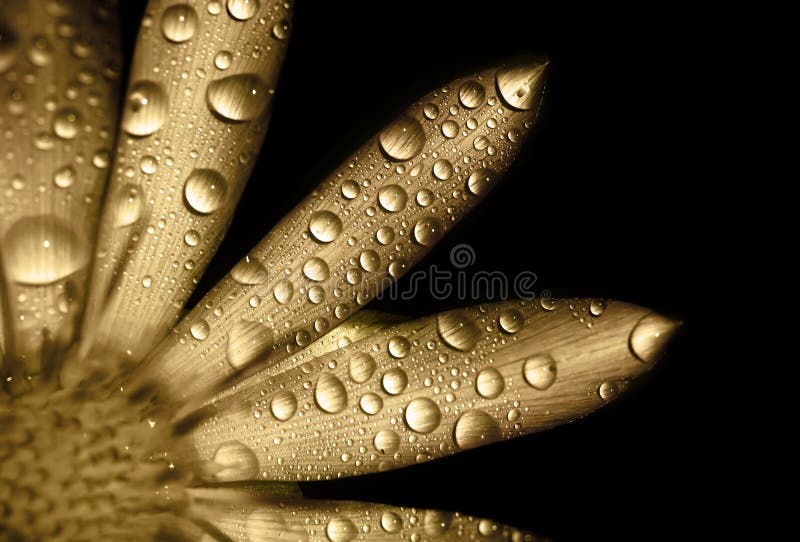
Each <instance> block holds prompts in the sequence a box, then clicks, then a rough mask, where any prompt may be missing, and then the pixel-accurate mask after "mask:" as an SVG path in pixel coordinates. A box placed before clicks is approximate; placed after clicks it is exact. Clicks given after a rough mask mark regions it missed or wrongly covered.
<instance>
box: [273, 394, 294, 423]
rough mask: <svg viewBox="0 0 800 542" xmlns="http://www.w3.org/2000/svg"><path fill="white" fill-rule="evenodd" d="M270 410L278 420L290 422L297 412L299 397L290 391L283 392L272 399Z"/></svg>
mask: <svg viewBox="0 0 800 542" xmlns="http://www.w3.org/2000/svg"><path fill="white" fill-rule="evenodd" d="M269 409H270V412H272V415H273V416H274V417H275V419H276V420H278V421H282V422H285V421H287V420H290V419H291V418H292V416H294V414H295V412H297V397H295V395H294V393H292V392H290V391H288V390H281V391H279V392H278V393H276V394H275V395H274V396H273V397H272V401H271V402H270V404H269Z"/></svg>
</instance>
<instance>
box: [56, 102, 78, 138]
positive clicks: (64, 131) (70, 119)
mask: <svg viewBox="0 0 800 542" xmlns="http://www.w3.org/2000/svg"><path fill="white" fill-rule="evenodd" d="M80 124H81V115H80V113H78V112H77V111H76V110H74V109H71V108H68V107H65V108H64V109H60V110H59V111H58V112H57V113H56V114H55V117H53V132H54V133H55V134H56V135H57V136H58V137H60V138H61V139H74V138H75V136H77V135H78V130H79V129H80Z"/></svg>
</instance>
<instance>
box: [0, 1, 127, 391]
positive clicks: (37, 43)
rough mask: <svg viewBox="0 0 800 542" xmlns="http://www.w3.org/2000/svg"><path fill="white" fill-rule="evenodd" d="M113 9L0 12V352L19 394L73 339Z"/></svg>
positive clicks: (98, 173)
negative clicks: (0, 334) (1, 334)
mask: <svg viewBox="0 0 800 542" xmlns="http://www.w3.org/2000/svg"><path fill="white" fill-rule="evenodd" d="M116 16H117V14H116V8H115V6H114V3H113V2H80V1H77V0H67V1H63V2H52V1H49V0H30V1H26V2H13V3H11V4H8V5H6V4H4V7H3V9H2V20H0V96H2V110H0V131H2V133H3V143H2V156H0V190H2V195H0V252H1V253H2V258H0V261H2V265H3V269H2V270H0V279H2V280H4V281H6V284H5V285H4V287H3V288H2V289H0V293H1V294H2V297H3V299H2V300H0V305H2V309H3V316H2V317H0V321H3V323H4V329H5V330H6V332H5V333H4V335H6V336H5V338H4V339H2V340H0V344H2V347H0V349H2V350H4V351H5V354H4V356H5V357H6V358H7V359H6V363H7V366H6V371H5V376H6V378H5V379H4V380H6V384H7V385H8V386H10V387H12V388H14V389H15V390H17V391H21V389H22V388H24V387H25V382H26V378H25V377H28V376H33V375H38V374H40V373H42V372H44V371H46V370H47V368H48V367H47V365H48V363H49V361H50V360H52V358H53V357H54V356H55V355H56V354H55V353H56V352H57V351H61V350H64V349H65V348H67V346H68V345H69V344H70V343H71V342H72V341H73V339H74V336H75V330H76V324H77V320H78V318H79V316H80V315H81V314H82V311H83V305H84V300H85V283H86V278H87V275H88V268H89V259H90V255H91V252H92V246H93V243H94V235H95V231H96V227H97V215H98V210H99V202H100V199H101V197H102V194H103V189H104V186H105V180H106V178H107V174H108V166H109V164H108V160H109V158H108V157H109V155H110V150H111V146H112V142H113V138H114V133H115V132H116V125H115V123H116V119H117V103H118V100H119V93H118V87H119V66H120V50H119V49H120V48H119V43H118V41H119V39H118V36H119V31H118V27H117V24H116ZM7 378H11V381H8V380H7Z"/></svg>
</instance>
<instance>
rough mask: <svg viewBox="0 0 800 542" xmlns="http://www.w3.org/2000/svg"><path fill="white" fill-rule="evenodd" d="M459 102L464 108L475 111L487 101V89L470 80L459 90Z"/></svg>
mask: <svg viewBox="0 0 800 542" xmlns="http://www.w3.org/2000/svg"><path fill="white" fill-rule="evenodd" d="M458 100H459V101H460V102H461V105H463V106H464V107H467V108H469V109H475V108H476V107H480V106H482V105H483V103H484V102H485V101H486V89H485V88H483V85H481V84H480V83H478V82H477V81H475V80H474V79H472V80H469V81H467V82H465V83H464V84H462V85H461V87H460V88H459V89H458Z"/></svg>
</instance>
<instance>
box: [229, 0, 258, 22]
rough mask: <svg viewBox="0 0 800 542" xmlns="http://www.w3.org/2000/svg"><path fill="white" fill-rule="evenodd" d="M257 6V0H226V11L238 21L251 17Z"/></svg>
mask: <svg viewBox="0 0 800 542" xmlns="http://www.w3.org/2000/svg"><path fill="white" fill-rule="evenodd" d="M259 7H260V2H259V1H258V0H228V13H230V14H231V17H233V18H234V19H238V20H240V21H246V20H247V19H252V18H253V15H255V14H256V12H257V11H258V8H259Z"/></svg>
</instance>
